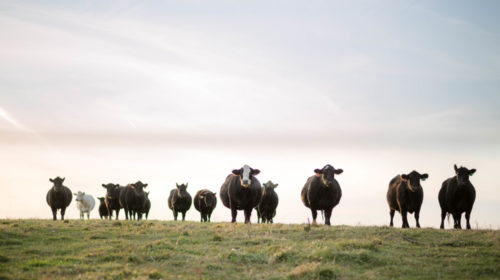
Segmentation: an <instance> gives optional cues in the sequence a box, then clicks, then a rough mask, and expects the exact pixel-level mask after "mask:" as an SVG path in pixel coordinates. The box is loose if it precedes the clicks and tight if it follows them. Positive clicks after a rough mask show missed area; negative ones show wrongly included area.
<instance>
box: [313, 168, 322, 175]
mask: <svg viewBox="0 0 500 280" xmlns="http://www.w3.org/2000/svg"><path fill="white" fill-rule="evenodd" d="M314 173H317V174H323V170H321V169H318V168H316V169H314Z"/></svg>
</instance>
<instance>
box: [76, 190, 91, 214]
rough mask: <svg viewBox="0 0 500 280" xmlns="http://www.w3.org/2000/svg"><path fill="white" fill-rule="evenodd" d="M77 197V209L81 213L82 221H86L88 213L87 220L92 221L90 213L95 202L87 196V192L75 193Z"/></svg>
mask: <svg viewBox="0 0 500 280" xmlns="http://www.w3.org/2000/svg"><path fill="white" fill-rule="evenodd" d="M74 195H75V196H76V198H75V200H76V208H77V209H78V210H79V211H80V220H83V219H84V216H85V213H87V220H88V219H90V212H91V211H92V210H93V209H94V206H95V200H94V197H92V196H91V195H90V194H85V192H80V191H79V192H78V193H74Z"/></svg>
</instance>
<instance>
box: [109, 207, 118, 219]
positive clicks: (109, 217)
mask: <svg viewBox="0 0 500 280" xmlns="http://www.w3.org/2000/svg"><path fill="white" fill-rule="evenodd" d="M119 213H120V209H116V219H115V220H118V214H119ZM109 219H110V220H111V215H109Z"/></svg>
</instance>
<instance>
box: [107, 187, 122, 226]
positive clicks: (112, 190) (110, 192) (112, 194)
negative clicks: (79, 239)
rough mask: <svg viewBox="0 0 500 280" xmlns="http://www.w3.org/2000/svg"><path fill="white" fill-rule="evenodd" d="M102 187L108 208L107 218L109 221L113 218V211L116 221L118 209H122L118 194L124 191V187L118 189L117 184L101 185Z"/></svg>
mask: <svg viewBox="0 0 500 280" xmlns="http://www.w3.org/2000/svg"><path fill="white" fill-rule="evenodd" d="M102 187H103V188H105V189H106V197H105V202H106V207H107V208H108V211H109V213H110V214H109V215H107V216H108V218H109V219H111V216H113V215H112V214H113V210H114V211H115V212H116V219H117V220H118V214H119V213H120V209H122V208H123V207H122V206H121V204H120V192H121V191H122V190H123V189H125V187H120V185H118V184H112V183H109V184H102Z"/></svg>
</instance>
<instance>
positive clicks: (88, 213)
mask: <svg viewBox="0 0 500 280" xmlns="http://www.w3.org/2000/svg"><path fill="white" fill-rule="evenodd" d="M87 220H90V211H89V212H87Z"/></svg>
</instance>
